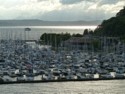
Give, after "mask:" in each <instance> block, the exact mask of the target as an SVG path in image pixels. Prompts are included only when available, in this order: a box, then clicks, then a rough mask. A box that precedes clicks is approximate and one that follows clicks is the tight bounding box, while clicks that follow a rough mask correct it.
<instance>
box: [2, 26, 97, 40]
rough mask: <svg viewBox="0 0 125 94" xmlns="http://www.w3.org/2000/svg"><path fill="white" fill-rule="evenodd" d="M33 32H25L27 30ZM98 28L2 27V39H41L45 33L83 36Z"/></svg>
mask: <svg viewBox="0 0 125 94" xmlns="http://www.w3.org/2000/svg"><path fill="white" fill-rule="evenodd" d="M27 27H28V28H31V31H27V32H24V29H25V28H27ZM96 27H97V26H4V27H0V39H7V38H8V39H9V38H13V39H24V35H26V39H29V40H30V39H39V38H40V36H41V35H42V34H43V33H66V32H68V33H71V34H76V33H80V34H83V31H84V29H92V30H94V29H95V28H96Z"/></svg>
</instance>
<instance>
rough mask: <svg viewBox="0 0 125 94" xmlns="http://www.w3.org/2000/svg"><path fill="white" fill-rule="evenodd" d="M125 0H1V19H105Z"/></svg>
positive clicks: (124, 2) (116, 10) (121, 5)
mask: <svg viewBox="0 0 125 94" xmlns="http://www.w3.org/2000/svg"><path fill="white" fill-rule="evenodd" d="M124 5H125V0H11V1H10V0H0V19H41V20H56V21H59V20H62V21H64V20H103V19H108V18H110V17H112V16H114V15H115V14H116V13H117V12H118V11H119V10H120V9H122V8H123V6H124Z"/></svg>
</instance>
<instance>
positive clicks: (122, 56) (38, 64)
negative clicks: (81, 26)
mask: <svg viewBox="0 0 125 94" xmlns="http://www.w3.org/2000/svg"><path fill="white" fill-rule="evenodd" d="M26 32H27V30H25V32H24V33H26ZM8 36H9V37H10V38H8V39H7V40H1V41H0V83H1V84H4V83H27V82H29V83H31V82H61V81H91V80H113V79H124V78H125V53H124V44H123V45H122V46H121V43H119V42H118V44H119V45H117V47H118V48H117V47H116V48H117V49H118V50H117V49H116V48H115V49H116V50H115V51H114V50H112V52H106V51H107V50H106V49H107V48H108V47H107V46H105V45H104V47H105V48H104V50H102V51H101V52H98V51H97V52H96V51H94V50H88V48H87V47H88V46H87V47H86V45H85V44H84V45H83V46H85V47H86V49H79V47H78V46H77V45H76V47H77V49H65V48H63V47H54V48H52V47H51V45H40V44H39V43H37V42H36V41H32V42H30V41H28V40H25V39H27V36H24V40H21V39H17V38H15V39H11V35H8ZM104 40H105V39H104ZM77 44H78V43H77ZM104 44H105V41H104ZM106 44H107V43H106ZM119 47H120V48H121V50H120V48H119ZM70 48H71V47H70Z"/></svg>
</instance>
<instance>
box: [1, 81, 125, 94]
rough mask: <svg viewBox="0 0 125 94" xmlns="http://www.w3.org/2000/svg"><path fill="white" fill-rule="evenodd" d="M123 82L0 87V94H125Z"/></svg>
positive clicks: (124, 83) (55, 83)
mask: <svg viewBox="0 0 125 94" xmlns="http://www.w3.org/2000/svg"><path fill="white" fill-rule="evenodd" d="M124 88H125V80H110V81H87V82H84V81H83V82H52V83H32V84H9V85H0V92H1V93H0V94H125V93H124V92H125V89H124Z"/></svg>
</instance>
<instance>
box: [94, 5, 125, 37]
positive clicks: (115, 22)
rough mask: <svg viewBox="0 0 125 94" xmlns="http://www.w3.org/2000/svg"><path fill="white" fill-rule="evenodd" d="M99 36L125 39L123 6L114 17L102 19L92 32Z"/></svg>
mask: <svg viewBox="0 0 125 94" xmlns="http://www.w3.org/2000/svg"><path fill="white" fill-rule="evenodd" d="M94 33H95V34H96V35H100V36H114V37H121V38H124V39H125V7H124V8H123V9H121V10H120V11H119V12H118V13H117V14H116V16H115V17H112V18H110V19H108V20H104V21H103V22H102V23H101V25H99V26H98V28H96V29H95V32H94Z"/></svg>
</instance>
